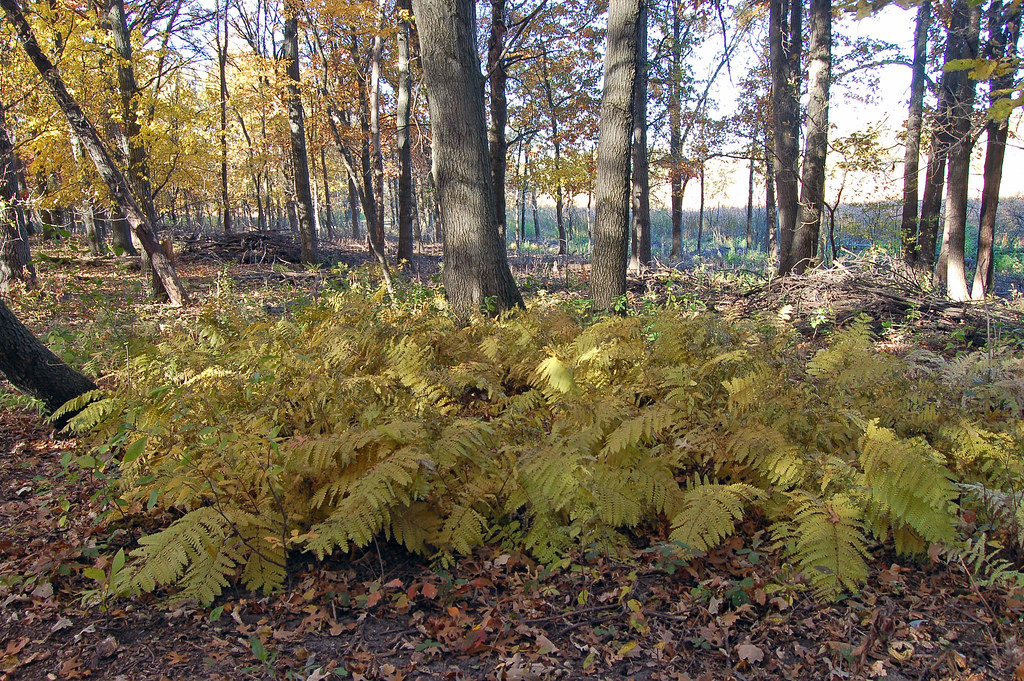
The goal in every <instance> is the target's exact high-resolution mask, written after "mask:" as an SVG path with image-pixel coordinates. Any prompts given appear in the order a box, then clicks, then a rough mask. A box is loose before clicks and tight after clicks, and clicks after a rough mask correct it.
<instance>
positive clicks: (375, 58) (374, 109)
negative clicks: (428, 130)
mask: <svg viewBox="0 0 1024 681" xmlns="http://www.w3.org/2000/svg"><path fill="white" fill-rule="evenodd" d="M377 2H378V10H377V12H378V15H379V20H378V30H377V34H376V35H375V36H374V37H373V49H372V50H371V52H370V155H371V161H372V163H373V196H374V202H375V203H376V206H377V215H376V217H375V219H374V235H375V237H376V241H375V244H374V245H375V250H376V251H377V252H378V253H380V254H383V253H384V153H383V151H382V149H381V146H380V68H381V58H382V56H383V50H384V38H383V36H382V35H381V34H380V25H381V24H382V23H383V11H384V9H383V8H384V0H377Z"/></svg>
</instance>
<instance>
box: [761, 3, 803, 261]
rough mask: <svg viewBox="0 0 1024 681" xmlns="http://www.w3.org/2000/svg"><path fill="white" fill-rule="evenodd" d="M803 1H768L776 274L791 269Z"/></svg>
mask: <svg viewBox="0 0 1024 681" xmlns="http://www.w3.org/2000/svg"><path fill="white" fill-rule="evenodd" d="M801 2H802V0H770V2H769V6H768V12H769V18H768V40H769V59H770V67H771V72H772V124H773V139H774V142H775V186H776V194H777V197H776V200H777V206H778V220H779V274H789V273H790V272H792V271H793V265H794V264H795V261H794V259H793V239H794V236H795V234H796V223H797V210H798V206H799V199H798V197H799V191H798V177H797V158H798V156H799V154H800V52H801V50H802V40H803V38H802V24H803V6H802V4H801Z"/></svg>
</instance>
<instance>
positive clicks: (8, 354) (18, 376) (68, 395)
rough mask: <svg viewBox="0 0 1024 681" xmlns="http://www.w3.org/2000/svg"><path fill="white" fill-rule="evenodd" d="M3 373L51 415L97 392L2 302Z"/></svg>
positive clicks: (0, 344)
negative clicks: (74, 401) (73, 401)
mask: <svg viewBox="0 0 1024 681" xmlns="http://www.w3.org/2000/svg"><path fill="white" fill-rule="evenodd" d="M9 1H10V0H5V2H9ZM0 374H2V375H3V376H4V377H5V378H6V379H7V380H8V381H10V382H11V383H12V384H13V385H14V386H15V387H16V388H18V389H19V390H21V391H23V392H25V393H28V394H29V395H31V396H32V397H35V398H37V399H39V400H42V401H43V404H45V405H46V411H47V413H53V412H54V411H56V410H57V409H59V408H60V407H61V405H63V404H64V403H65V402H67V401H69V400H73V399H74V398H76V397H78V396H79V395H81V394H82V393H85V392H88V391H90V390H95V389H96V386H95V384H93V382H92V381H90V380H89V379H88V378H86V377H85V376H83V375H82V374H80V373H78V372H77V371H75V370H74V369H72V368H71V367H69V366H68V365H67V364H65V363H64V362H63V361H61V359H60V358H59V357H57V356H56V355H55V354H53V353H52V352H50V350H49V349H48V348H47V347H46V346H45V345H43V344H42V343H41V342H39V339H37V338H36V337H35V336H34V335H32V332H31V331H29V330H28V329H27V328H25V325H24V324H22V323H21V322H20V321H18V319H17V317H15V316H14V313H13V312H11V311H10V310H9V309H8V307H7V305H5V304H4V302H3V300H0ZM71 416H72V414H68V415H67V416H65V417H64V418H62V419H61V420H59V421H58V422H57V423H56V426H57V428H58V429H60V428H63V427H64V425H65V424H66V423H67V420H68V419H69V418H70V417H71Z"/></svg>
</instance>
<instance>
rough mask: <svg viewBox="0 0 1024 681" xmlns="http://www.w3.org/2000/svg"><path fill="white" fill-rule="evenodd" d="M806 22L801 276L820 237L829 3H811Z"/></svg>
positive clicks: (798, 246) (797, 239)
mask: <svg viewBox="0 0 1024 681" xmlns="http://www.w3.org/2000/svg"><path fill="white" fill-rule="evenodd" d="M809 19H810V31H809V32H810V45H809V46H808V57H809V61H810V64H809V66H808V76H807V80H808V96H809V101H808V103H807V135H806V140H807V141H806V143H805V146H804V164H803V168H802V177H801V178H800V209H799V212H798V215H799V220H798V223H799V224H798V227H797V232H796V234H795V235H794V237H793V248H792V270H791V271H792V272H793V273H794V274H802V273H803V272H804V271H805V270H806V269H807V268H808V267H810V266H811V265H813V264H814V262H815V261H816V260H817V251H818V241H819V239H820V237H821V216H822V213H823V212H824V203H825V157H826V156H827V155H828V90H829V83H830V82H831V81H832V0H811V11H810V15H809Z"/></svg>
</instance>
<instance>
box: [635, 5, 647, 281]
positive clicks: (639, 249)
mask: <svg viewBox="0 0 1024 681" xmlns="http://www.w3.org/2000/svg"><path fill="white" fill-rule="evenodd" d="M647 13H648V9H647V0H641V3H640V18H639V19H638V21H637V42H636V50H637V55H636V69H637V73H636V85H635V87H634V88H633V91H634V92H633V97H634V101H633V151H632V154H633V156H632V182H633V244H632V245H633V258H634V259H635V260H636V263H637V265H640V264H643V265H648V264H650V262H651V179H650V165H649V164H648V160H647V78H648V70H647Z"/></svg>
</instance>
